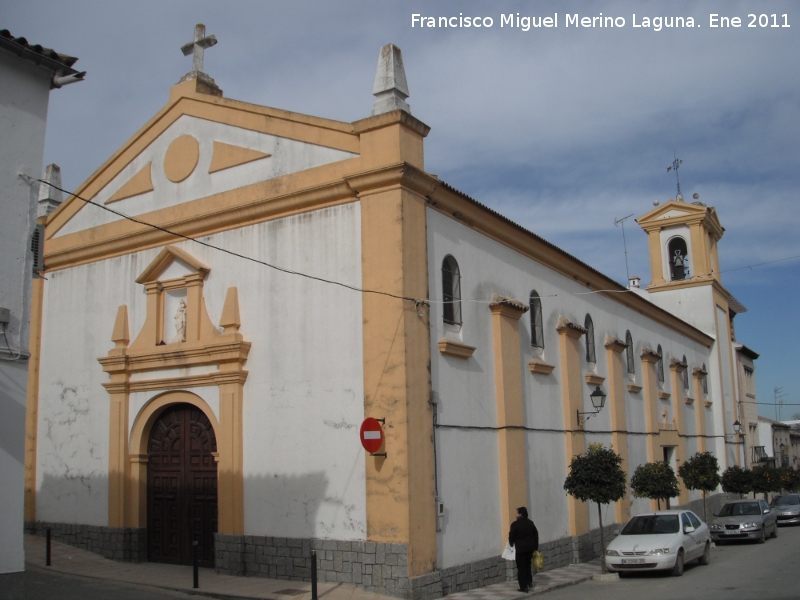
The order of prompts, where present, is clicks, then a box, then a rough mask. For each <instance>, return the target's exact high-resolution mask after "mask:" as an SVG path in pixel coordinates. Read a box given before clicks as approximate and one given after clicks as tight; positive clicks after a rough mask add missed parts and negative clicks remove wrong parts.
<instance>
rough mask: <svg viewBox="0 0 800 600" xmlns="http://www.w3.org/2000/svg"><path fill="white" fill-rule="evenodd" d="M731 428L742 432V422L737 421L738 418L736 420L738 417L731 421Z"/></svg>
mask: <svg viewBox="0 0 800 600" xmlns="http://www.w3.org/2000/svg"><path fill="white" fill-rule="evenodd" d="M733 430H734V431H735V432H736V433H742V424H741V423H739V420H738V419H737V420H736V421H734V422H733Z"/></svg>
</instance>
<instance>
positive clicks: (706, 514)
mask: <svg viewBox="0 0 800 600" xmlns="http://www.w3.org/2000/svg"><path fill="white" fill-rule="evenodd" d="M702 492H703V521H705V522H706V523H708V513H707V512H706V491H705V490H702Z"/></svg>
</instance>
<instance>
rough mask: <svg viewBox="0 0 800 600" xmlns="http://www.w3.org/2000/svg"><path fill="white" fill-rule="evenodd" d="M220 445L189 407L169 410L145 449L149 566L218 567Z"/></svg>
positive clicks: (205, 422)
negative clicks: (195, 546)
mask: <svg viewBox="0 0 800 600" xmlns="http://www.w3.org/2000/svg"><path fill="white" fill-rule="evenodd" d="M216 452H217V439H216V436H215V435H214V429H213V427H212V426H211V423H210V422H209V420H208V417H206V415H205V413H203V411H201V410H200V409H198V408H196V407H195V406H192V405H191V404H175V405H174V406H170V407H168V408H167V409H166V410H165V411H164V412H163V413H161V415H160V416H159V417H158V419H157V420H156V422H155V423H154V424H153V429H152V430H151V432H150V438H149V440H148V445H147V456H148V460H147V544H148V560H150V561H153V562H165V563H172V564H181V565H189V564H191V563H192V543H193V542H194V541H196V542H198V546H199V547H198V550H199V559H200V565H201V566H205V567H213V566H214V533H215V532H216V531H217V463H216V460H215V455H216Z"/></svg>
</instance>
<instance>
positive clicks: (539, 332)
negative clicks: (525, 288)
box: [530, 290, 544, 348]
mask: <svg viewBox="0 0 800 600" xmlns="http://www.w3.org/2000/svg"><path fill="white" fill-rule="evenodd" d="M530 309H531V346H534V347H535V348H544V328H543V326H542V299H541V298H540V297H539V294H538V293H537V292H536V290H532V291H531V303H530Z"/></svg>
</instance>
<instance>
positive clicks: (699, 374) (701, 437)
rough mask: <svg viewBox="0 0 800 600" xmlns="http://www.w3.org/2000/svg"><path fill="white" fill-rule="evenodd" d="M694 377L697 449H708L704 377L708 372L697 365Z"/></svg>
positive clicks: (702, 450)
mask: <svg viewBox="0 0 800 600" xmlns="http://www.w3.org/2000/svg"><path fill="white" fill-rule="evenodd" d="M692 375H693V379H694V398H695V400H694V411H695V412H694V414H695V420H696V422H697V451H698V452H705V451H706V438H705V435H706V402H705V400H706V395H705V394H704V393H703V377H705V376H706V372H705V371H703V369H700V368H697V367H695V369H694V371H693V373H692Z"/></svg>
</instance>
